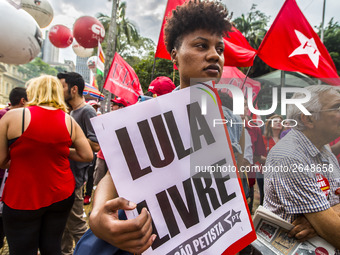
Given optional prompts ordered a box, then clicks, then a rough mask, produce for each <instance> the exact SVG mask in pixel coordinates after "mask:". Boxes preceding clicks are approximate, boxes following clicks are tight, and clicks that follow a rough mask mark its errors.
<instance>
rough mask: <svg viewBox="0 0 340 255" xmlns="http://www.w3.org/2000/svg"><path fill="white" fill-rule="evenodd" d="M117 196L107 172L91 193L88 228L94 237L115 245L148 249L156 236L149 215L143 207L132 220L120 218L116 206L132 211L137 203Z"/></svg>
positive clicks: (140, 249) (139, 249)
mask: <svg viewBox="0 0 340 255" xmlns="http://www.w3.org/2000/svg"><path fill="white" fill-rule="evenodd" d="M117 196H118V194H117V192H116V189H115V186H114V184H113V181H112V178H111V175H110V174H109V172H107V174H106V175H105V176H104V178H103V179H102V180H101V181H100V182H99V184H98V186H97V188H96V191H95V194H94V200H93V209H92V212H91V215H90V219H89V225H90V228H91V230H92V232H93V233H94V234H95V235H96V236H97V237H99V238H100V239H103V240H105V241H106V242H108V243H110V244H112V245H114V246H116V247H117V248H119V249H122V250H125V251H128V252H131V253H137V254H140V253H142V252H144V251H145V250H146V249H148V248H149V247H150V246H151V244H152V243H153V241H154V240H155V238H156V235H155V234H152V224H151V222H152V219H151V215H150V213H149V212H148V211H147V210H146V208H143V210H142V211H141V214H140V215H139V216H138V217H136V218H135V219H131V220H119V219H118V210H119V209H123V210H133V209H135V208H136V204H135V203H133V202H131V201H128V200H126V199H124V198H122V197H117Z"/></svg>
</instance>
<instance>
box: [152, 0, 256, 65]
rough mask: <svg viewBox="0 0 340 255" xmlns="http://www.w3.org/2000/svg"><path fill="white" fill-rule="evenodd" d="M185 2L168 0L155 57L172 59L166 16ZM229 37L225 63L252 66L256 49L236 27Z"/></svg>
mask: <svg viewBox="0 0 340 255" xmlns="http://www.w3.org/2000/svg"><path fill="white" fill-rule="evenodd" d="M184 3H185V0H168V4H167V6H166V10H165V14H164V18H163V23H162V28H161V32H160V34H159V39H158V45H157V49H156V53H155V58H165V59H169V60H171V57H170V54H169V53H168V52H167V50H166V47H165V43H164V26H165V22H166V17H168V16H170V15H171V12H172V10H174V9H176V7H177V6H178V5H182V4H184ZM228 34H229V37H227V36H226V37H224V39H225V40H224V45H225V50H224V59H225V61H224V65H225V66H242V67H245V66H252V65H253V61H254V57H255V54H256V50H254V49H253V48H252V47H251V46H250V44H249V43H248V41H247V39H246V38H245V37H244V36H243V35H242V33H241V32H240V31H238V30H237V29H236V28H235V27H233V28H232V32H229V33H228Z"/></svg>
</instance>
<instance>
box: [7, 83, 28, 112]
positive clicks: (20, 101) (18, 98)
mask: <svg viewBox="0 0 340 255" xmlns="http://www.w3.org/2000/svg"><path fill="white" fill-rule="evenodd" d="M9 101H10V103H11V107H12V108H17V107H23V106H24V105H25V103H26V102H27V93H26V88H23V87H15V88H13V89H12V90H11V92H10V93H9Z"/></svg>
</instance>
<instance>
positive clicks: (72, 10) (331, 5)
mask: <svg viewBox="0 0 340 255" xmlns="http://www.w3.org/2000/svg"><path fill="white" fill-rule="evenodd" d="M48 1H49V2H50V3H51V5H52V7H53V10H54V18H53V20H52V22H51V24H50V25H49V26H48V27H47V28H45V29H43V32H44V31H46V30H48V29H49V28H50V27H51V26H53V25H56V24H62V25H65V26H67V27H69V28H71V29H72V27H73V24H74V22H75V20H76V19H77V18H79V17H81V16H84V15H88V16H96V15H97V14H98V13H103V14H107V15H111V8H112V2H109V1H108V0H95V1H94V0H48ZM125 1H126V3H127V10H126V17H127V18H128V19H129V20H130V21H132V22H133V23H134V24H136V26H137V28H138V30H139V32H140V34H141V35H142V36H144V37H148V38H151V39H152V40H153V41H154V42H155V43H156V44H157V42H158V37H159V32H160V28H161V24H162V20H163V16H164V12H165V7H166V3H167V0H125ZM323 1H326V9H325V10H326V11H325V24H327V23H328V21H329V20H330V19H331V18H332V17H334V19H335V21H338V22H339V23H340V15H339V11H340V1H339V0H296V2H297V4H298V6H299V7H300V9H301V11H302V12H303V13H304V15H305V17H306V18H307V20H308V21H309V23H310V24H311V25H312V26H313V27H314V26H318V25H320V23H321V20H322V8H323ZM222 2H223V3H224V4H225V5H226V6H227V7H228V9H229V12H232V13H233V18H236V17H239V16H240V15H241V14H242V13H244V14H247V13H248V12H249V10H250V8H251V6H252V4H257V10H260V11H262V12H263V13H265V14H266V15H268V16H270V17H271V20H270V23H269V24H271V22H272V21H273V20H274V18H275V17H276V15H277V13H278V12H279V10H280V8H281V6H282V5H283V3H284V0H222ZM75 58H76V56H75V54H74V53H73V50H72V48H71V47H69V48H66V49H60V61H62V62H63V60H64V59H71V60H74V61H75Z"/></svg>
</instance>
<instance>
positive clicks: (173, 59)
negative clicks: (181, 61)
mask: <svg viewBox="0 0 340 255" xmlns="http://www.w3.org/2000/svg"><path fill="white" fill-rule="evenodd" d="M170 55H171V61H172V63H174V65H177V66H178V61H177V50H176V49H172V51H171V54H170Z"/></svg>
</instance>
